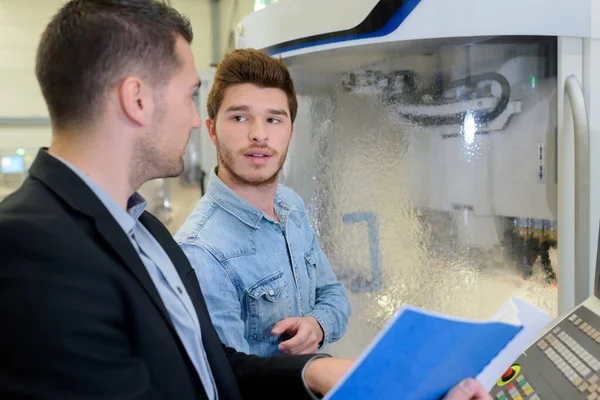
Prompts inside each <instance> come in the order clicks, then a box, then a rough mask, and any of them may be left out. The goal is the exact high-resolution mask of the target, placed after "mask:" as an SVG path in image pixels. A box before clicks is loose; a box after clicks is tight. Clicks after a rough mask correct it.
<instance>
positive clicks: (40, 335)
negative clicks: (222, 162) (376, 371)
mask: <svg viewBox="0 0 600 400" xmlns="http://www.w3.org/2000/svg"><path fill="white" fill-rule="evenodd" d="M140 221H141V222H142V223H143V224H144V225H145V226H146V228H147V229H148V230H149V231H150V233H151V234H152V235H153V236H154V237H155V238H156V240H157V241H158V243H160V244H161V246H162V247H163V248H164V249H165V251H166V252H167V254H168V255H169V257H170V258H171V260H172V261H173V264H174V265H175V267H176V269H177V271H178V273H179V275H180V276H181V279H182V281H183V283H184V285H185V287H186V288H187V291H188V293H189V295H190V297H191V298H192V301H193V303H194V306H195V308H196V312H197V313H198V317H199V320H200V326H201V329H202V341H203V344H204V348H205V349H206V353H207V357H208V361H209V363H210V367H211V369H212V373H213V375H214V378H215V381H216V386H217V390H218V392H219V398H220V399H223V400H224V399H242V398H245V399H258V398H269V397H271V396H273V397H277V398H285V399H295V398H297V399H307V398H309V395H308V393H307V391H306V389H305V388H304V384H303V382H302V378H301V371H302V369H303V367H304V365H305V364H306V362H307V361H308V359H309V358H310V356H299V357H291V356H276V357H272V358H268V359H265V358H259V357H256V356H250V355H246V354H242V353H238V352H236V351H235V350H234V349H231V348H226V347H224V346H223V345H222V343H221V342H220V340H219V338H218V336H217V333H216V331H215V329H214V328H213V326H212V324H211V322H210V319H209V314H208V310H207V308H206V305H205V303H204V299H203V297H202V293H201V292H200V287H199V284H198V281H197V278H196V275H195V273H194V270H193V269H192V267H191V266H190V263H189V262H188V260H187V258H186V256H185V255H184V253H183V252H182V251H181V250H180V249H179V246H178V245H177V244H176V243H175V241H174V240H173V239H172V237H171V234H170V233H169V231H168V230H167V229H166V228H165V227H164V226H163V225H162V224H161V223H160V222H159V221H158V220H157V219H156V218H155V217H154V216H153V215H151V214H150V213H148V212H145V213H144V214H143V215H142V216H141V217H140ZM0 318H1V322H0V399H11V400H13V399H44V400H46V399H47V400H70V399H84V398H94V399H111V400H132V399H173V400H187V399H205V398H206V393H205V392H204V389H203V387H202V384H201V382H200V379H199V378H198V375H197V373H196V370H195V369H194V366H193V365H192V363H191V361H190V359H189V357H188V356H187V353H186V351H185V349H184V347H183V344H182V343H181V341H180V340H179V337H178V336H177V332H176V331H175V328H174V326H173V325H172V323H171V321H170V318H169V315H168V313H167V311H166V309H165V307H164V305H163V303H162V301H161V298H160V296H159V294H158V291H157V290H156V288H155V286H154V285H153V283H152V280H151V279H150V276H149V275H148V273H147V272H146V268H145V267H144V264H143V263H142V261H141V260H140V258H139V256H138V255H137V253H136V251H135V249H134V247H133V246H132V245H131V243H130V241H129V238H128V237H127V235H126V234H125V232H123V230H122V229H121V227H120V226H119V225H118V224H117V222H116V220H115V219H114V218H113V217H112V216H111V215H110V213H109V212H108V211H107V210H106V208H105V207H104V205H103V204H102V203H101V202H100V200H99V199H98V198H97V197H96V195H95V194H94V193H93V192H92V190H91V189H90V188H89V187H88V186H87V185H86V184H85V183H84V182H83V181H82V180H81V179H80V178H79V177H78V176H77V175H76V174H75V173H74V172H73V171H71V170H70V169H69V168H68V167H67V166H65V165H64V164H63V163H62V162H60V161H59V160H57V159H55V158H54V157H52V156H50V155H49V154H47V152H46V151H45V150H44V149H42V150H41V151H40V153H39V154H38V156H37V158H36V160H35V161H34V163H33V165H32V167H31V169H30V174H29V177H28V178H27V179H26V180H25V182H24V183H23V185H22V186H21V188H19V189H18V190H17V191H16V192H15V193H13V194H12V195H10V196H9V197H7V198H6V199H5V200H4V201H3V202H2V203H0Z"/></svg>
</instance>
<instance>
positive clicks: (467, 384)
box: [444, 378, 492, 400]
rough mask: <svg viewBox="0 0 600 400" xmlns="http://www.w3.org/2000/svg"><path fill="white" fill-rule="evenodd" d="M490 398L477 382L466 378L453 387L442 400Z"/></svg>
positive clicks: (479, 399) (481, 399) (487, 399)
mask: <svg viewBox="0 0 600 400" xmlns="http://www.w3.org/2000/svg"><path fill="white" fill-rule="evenodd" d="M491 398H492V397H491V396H490V395H489V393H487V392H486V391H485V389H484V387H483V386H482V385H481V384H480V383H479V382H477V381H476V380H475V379H472V378H468V379H465V380H464V381H462V382H461V383H460V384H458V385H456V386H455V387H453V388H452V390H450V391H449V392H448V394H446V396H445V397H444V400H489V399H491Z"/></svg>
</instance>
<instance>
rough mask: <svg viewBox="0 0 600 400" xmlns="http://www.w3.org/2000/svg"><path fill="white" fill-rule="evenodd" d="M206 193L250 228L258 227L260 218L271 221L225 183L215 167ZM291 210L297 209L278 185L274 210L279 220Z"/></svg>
mask: <svg viewBox="0 0 600 400" xmlns="http://www.w3.org/2000/svg"><path fill="white" fill-rule="evenodd" d="M206 194H207V195H208V196H210V197H211V198H212V199H213V200H214V201H215V202H216V203H217V204H218V205H219V206H220V207H221V208H222V209H223V210H225V211H227V212H228V213H230V214H231V215H233V216H234V217H236V218H237V219H239V220H240V221H242V222H243V223H245V224H246V225H248V226H250V227H252V228H255V229H258V226H259V223H260V220H261V219H262V218H265V219H267V220H269V221H273V219H272V218H271V217H269V216H268V215H266V214H265V213H264V212H263V211H261V210H259V209H258V208H256V207H254V206H253V205H252V204H250V203H249V202H248V201H246V200H244V199H243V198H242V197H240V196H239V195H238V194H237V193H235V192H234V191H233V190H231V189H230V188H229V187H228V186H227V185H225V183H223V181H222V180H221V179H220V178H219V177H218V176H217V167H215V168H213V169H212V171H211V173H210V177H209V180H208V187H207V190H206ZM291 211H297V209H296V207H294V206H293V205H291V204H290V203H289V202H288V201H286V199H285V198H284V196H283V195H282V194H281V193H280V190H279V185H278V186H277V190H276V191H275V212H276V213H277V216H278V217H279V219H280V220H284V219H285V217H286V216H287V215H289V213H290V212H291Z"/></svg>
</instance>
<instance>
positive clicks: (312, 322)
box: [271, 316, 323, 354]
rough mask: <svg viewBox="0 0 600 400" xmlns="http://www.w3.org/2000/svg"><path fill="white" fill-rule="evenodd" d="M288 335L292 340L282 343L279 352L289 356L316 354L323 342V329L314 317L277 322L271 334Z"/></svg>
mask: <svg viewBox="0 0 600 400" xmlns="http://www.w3.org/2000/svg"><path fill="white" fill-rule="evenodd" d="M283 333H287V334H288V335H289V336H292V338H291V339H289V340H286V341H285V342H281V343H280V344H279V347H278V348H279V350H280V351H282V352H284V353H287V354H314V353H316V352H317V351H318V350H319V343H321V342H322V341H323V329H322V328H321V324H319V321H317V320H316V319H315V318H314V317H311V316H306V317H302V318H298V317H295V318H286V319H282V320H281V321H279V322H277V323H276V324H275V326H273V329H272V330H271V334H273V335H281V334H283Z"/></svg>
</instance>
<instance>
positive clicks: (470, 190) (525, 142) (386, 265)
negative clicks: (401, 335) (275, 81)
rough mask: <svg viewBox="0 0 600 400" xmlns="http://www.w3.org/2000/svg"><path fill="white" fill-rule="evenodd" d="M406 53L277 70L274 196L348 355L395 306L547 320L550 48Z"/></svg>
mask: <svg viewBox="0 0 600 400" xmlns="http://www.w3.org/2000/svg"><path fill="white" fill-rule="evenodd" d="M542 40H547V39H540V40H532V39H528V40H520V39H510V40H502V39H494V40H492V41H485V42H484V41H481V42H476V41H475V40H474V41H472V43H471V44H469V45H446V46H428V47H427V50H423V49H424V47H423V46H420V45H419V43H415V44H414V45H413V46H412V47H411V46H406V47H404V48H403V49H404V50H403V51H395V50H394V47H393V45H387V46H385V47H382V48H381V49H378V50H376V51H368V52H367V51H361V49H345V50H336V51H330V52H327V53H320V54H312V55H307V56H299V57H296V58H293V59H290V60H289V63H290V68H291V70H292V73H293V75H294V79H295V83H296V88H297V90H298V94H299V101H300V110H299V115H298V119H297V122H296V131H295V135H294V139H293V142H292V145H291V147H290V150H289V153H288V159H287V162H286V165H285V166H284V169H283V171H282V182H283V183H285V184H288V185H290V186H291V187H293V188H294V189H295V190H297V191H298V193H299V194H300V195H301V196H302V197H303V198H304V200H305V202H306V206H307V209H308V211H309V213H310V217H311V220H312V222H313V224H314V226H315V229H316V230H317V233H318V237H319V240H320V242H321V245H322V246H323V248H324V250H325V252H326V254H327V255H328V256H329V258H330V260H331V262H332V265H333V266H334V269H335V272H336V274H337V276H338V277H339V278H340V279H341V280H342V281H343V282H344V284H345V286H346V289H347V291H348V294H349V297H350V299H351V302H352V308H353V315H352V317H351V321H350V326H349V329H348V333H347V334H346V336H345V337H344V338H343V339H342V340H341V341H340V342H338V343H336V344H335V345H333V346H331V348H330V349H328V350H329V351H330V352H332V353H334V354H337V355H342V356H347V357H356V356H358V355H359V354H360V353H361V352H362V350H363V349H364V348H365V346H366V345H368V343H369V342H370V341H371V339H372V338H373V337H374V335H375V334H376V333H377V331H378V330H379V329H381V328H382V327H383V326H384V324H385V322H386V321H387V320H388V319H389V318H390V317H391V316H392V315H393V314H394V313H395V312H396V310H397V309H398V307H399V306H400V305H402V304H403V303H410V304H413V305H416V306H420V307H424V308H427V309H430V310H434V311H439V312H443V313H448V314H452V315H456V316H462V317H469V318H487V317H490V316H491V315H492V314H493V313H494V312H495V311H496V310H497V309H498V308H499V307H500V306H501V305H502V304H503V303H504V302H505V301H506V300H507V299H508V298H509V297H510V296H521V297H522V298H525V299H527V300H529V301H531V302H532V303H534V304H536V305H538V306H540V307H541V308H543V309H545V310H546V311H548V312H549V313H551V314H552V315H555V314H556V312H557V291H556V279H557V277H556V274H557V273H558V266H557V264H556V246H557V238H556V223H555V220H556V200H557V194H556V168H555V162H556V156H555V132H556V115H555V110H556V71H555V65H556V58H555V43H554V42H553V41H542Z"/></svg>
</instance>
